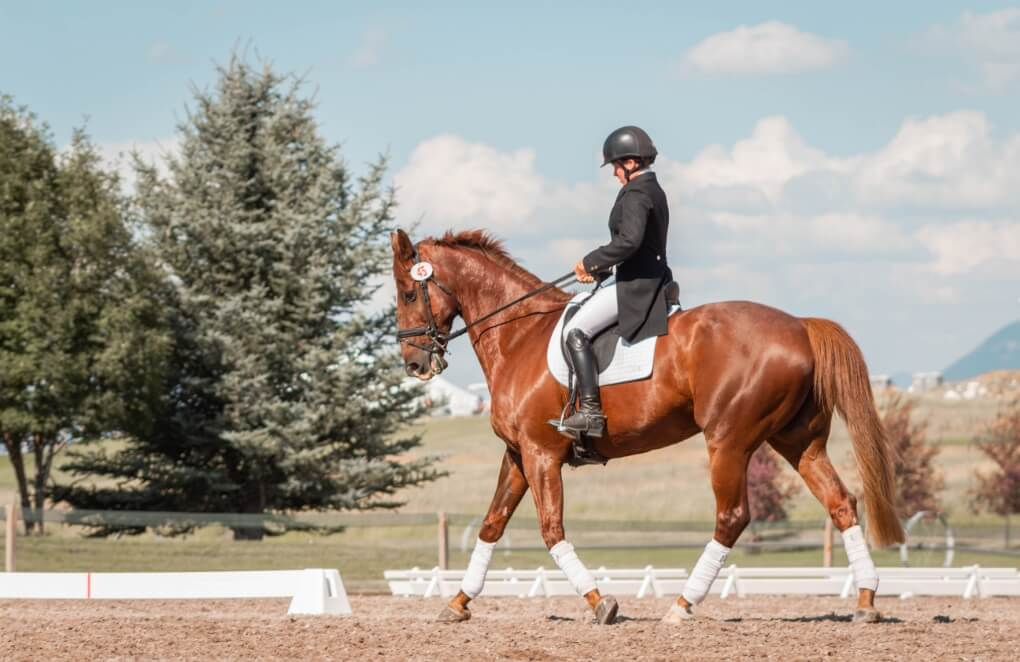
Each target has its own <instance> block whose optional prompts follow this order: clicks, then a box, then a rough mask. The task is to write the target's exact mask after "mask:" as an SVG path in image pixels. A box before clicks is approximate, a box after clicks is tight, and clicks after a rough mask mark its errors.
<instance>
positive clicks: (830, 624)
mask: <svg viewBox="0 0 1020 662" xmlns="http://www.w3.org/2000/svg"><path fill="white" fill-rule="evenodd" d="M670 602H671V600H670V599H665V598H664V599H654V600H649V599H646V600H637V599H634V598H624V599H621V601H620V604H621V610H620V613H621V616H622V617H623V618H622V619H621V620H620V622H619V623H617V624H616V625H613V626H604V627H599V626H596V625H594V624H593V623H592V622H591V620H590V617H589V614H588V612H587V610H586V608H585V607H584V605H583V603H582V601H581V600H580V599H570V598H553V599H532V600H522V599H517V598H490V599H484V598H483V599H480V600H479V601H477V604H476V605H474V618H473V619H472V620H471V621H469V622H467V623H459V624H447V625H439V624H436V623H434V622H433V620H432V619H433V617H434V616H435V615H436V614H437V613H438V612H439V610H440V607H441V606H442V604H443V603H442V601H440V600H433V599H430V600H423V599H421V598H393V597H389V596H353V597H352V598H351V603H352V606H353V609H354V613H355V615H354V616H353V617H351V618H336V617H322V616H318V617H299V618H294V617H288V616H287V615H286V609H287V601H286V600H230V601H226V600H221V601H170V600H160V601H156V600H153V601H134V602H121V601H101V600H97V601H92V602H84V601H61V600H48V601H46V600H0V614H2V618H3V620H2V625H0V628H2V629H0V659H3V660H54V659H74V660H127V659H146V660H147V659H167V660H179V659H189V660H192V659H195V660H198V659H201V660H211V659H216V660H241V659H244V660H255V659H302V660H317V659H323V660H364V659H375V660H380V659H421V660H428V659H447V660H448V659H472V660H574V659H628V660H675V659H740V658H749V657H752V656H753V657H759V658H762V657H763V658H768V659H783V660H791V659H818V658H833V659H867V660H886V659H907V658H910V659H953V660H1007V659H1009V660H1016V659H1017V658H1018V652H1017V651H1018V646H1020V600H1016V599H1006V598H988V599H983V600H969V601H968V600H962V599H958V598H915V599H910V600H903V601H901V600H896V599H886V600H884V601H882V602H881V604H880V605H879V606H880V607H881V608H882V609H883V610H884V612H885V615H886V617H887V619H888V620H887V621H886V622H884V623H880V624H877V625H859V624H854V623H851V622H850V617H849V614H850V607H851V604H850V602H848V601H843V600H839V599H837V598H802V597H796V598H777V597H768V598H744V599H730V600H726V601H722V600H719V599H710V600H708V601H706V603H705V604H704V605H702V606H701V607H700V608H699V612H698V613H699V616H698V618H697V619H696V620H694V621H692V622H690V623H688V624H685V625H683V626H681V627H674V626H667V625H664V624H662V623H660V622H659V618H660V617H661V616H662V614H663V613H665V611H666V609H667V608H668V607H669V604H670Z"/></svg>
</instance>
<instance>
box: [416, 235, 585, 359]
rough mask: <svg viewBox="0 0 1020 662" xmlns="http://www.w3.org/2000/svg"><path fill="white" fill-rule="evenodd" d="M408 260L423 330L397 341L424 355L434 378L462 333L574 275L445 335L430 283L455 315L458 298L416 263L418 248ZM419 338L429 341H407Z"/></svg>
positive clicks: (426, 266) (570, 278)
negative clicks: (451, 344)
mask: <svg viewBox="0 0 1020 662" xmlns="http://www.w3.org/2000/svg"><path fill="white" fill-rule="evenodd" d="M411 256H412V258H413V259H414V262H415V264H414V265H412V266H411V269H410V274H411V278H412V279H414V280H415V281H416V282H417V283H418V287H419V289H420V290H421V301H422V306H423V307H424V308H425V326H416V327H412V328H410V329H398V330H397V341H398V342H401V341H403V342H407V344H409V345H410V346H412V347H415V348H417V349H420V350H422V351H424V352H427V353H428V355H429V363H430V364H431V367H432V368H433V370H434V371H435V373H436V374H439V372H442V370H443V369H445V368H446V365H447V363H446V360H445V359H444V358H443V356H442V354H443V353H445V352H446V351H447V348H446V346H447V344H448V343H449V342H450V341H451V340H453V339H454V338H457V337H458V336H462V335H464V334H465V333H467V331H468V329H470V328H471V327H473V326H475V325H476V324H480V323H482V322H484V321H485V320H487V319H491V318H492V317H495V316H496V315H498V314H499V313H501V312H503V311H504V310H507V309H508V308H512V307H513V306H516V305H517V304H519V303H521V302H522V301H525V300H527V299H530V298H531V297H534V296H537V295H539V294H541V293H542V292H546V291H548V290H551V289H552V288H554V287H558V286H559V285H561V284H568V283H570V282H572V281H573V280H575V279H576V278H575V276H574V272H573V271H571V272H569V273H566V274H563V275H562V276H560V277H559V278H557V279H555V280H553V281H550V282H548V283H543V284H542V285H541V286H540V287H536V288H535V289H533V290H529V291H528V292H525V293H524V294H522V295H521V296H519V297H517V298H516V299H514V300H513V301H510V302H509V303H505V304H503V305H502V306H500V307H499V308H496V309H495V310H493V311H490V312H488V313H486V314H485V315H482V316H481V317H479V318H478V319H476V320H474V321H473V322H469V323H467V324H465V325H464V326H463V327H461V328H460V329H457V330H456V331H451V332H449V333H445V332H443V331H442V330H440V328H439V325H438V324H436V317H435V314H434V313H433V312H432V299H431V297H430V296H429V286H428V284H429V281H432V282H433V283H435V284H436V287H438V288H439V289H440V290H442V291H443V292H444V293H446V295H447V296H449V297H450V298H451V299H453V301H454V303H455V304H456V306H457V310H458V312H459V311H460V302H459V301H457V297H456V296H455V295H454V294H453V291H451V290H450V288H448V287H447V286H446V285H443V283H441V282H440V281H439V279H437V278H436V277H435V275H434V273H433V270H432V265H431V264H429V263H428V262H420V261H419V259H418V247H417V246H415V247H414V248H413V253H412V254H411ZM421 336H424V337H426V338H428V341H429V344H428V345H423V344H419V343H416V342H411V341H410V340H409V338H418V337H421ZM437 367H438V368H439V369H438V370H436V368H437Z"/></svg>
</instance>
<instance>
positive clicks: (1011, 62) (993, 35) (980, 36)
mask: <svg viewBox="0 0 1020 662" xmlns="http://www.w3.org/2000/svg"><path fill="white" fill-rule="evenodd" d="M925 41H927V42H928V43H929V44H931V45H933V46H934V47H935V48H936V49H939V50H943V51H948V52H951V53H955V54H958V55H959V56H961V57H963V58H965V59H966V60H967V61H969V62H970V63H971V64H972V66H974V68H975V69H976V71H977V74H978V76H979V78H980V80H981V84H982V86H983V87H984V88H985V89H987V90H991V91H1003V90H1005V89H1006V88H1008V87H1010V86H1011V85H1013V84H1014V83H1017V82H1020V7H1011V8H1007V9H1000V10H998V11H993V12H989V13H987V14H975V13H972V12H965V13H964V14H963V15H962V16H961V17H960V18H959V19H957V20H956V21H955V22H954V23H952V24H950V25H937V26H934V27H933V28H931V29H930V30H929V31H928V33H927V35H926V39H925Z"/></svg>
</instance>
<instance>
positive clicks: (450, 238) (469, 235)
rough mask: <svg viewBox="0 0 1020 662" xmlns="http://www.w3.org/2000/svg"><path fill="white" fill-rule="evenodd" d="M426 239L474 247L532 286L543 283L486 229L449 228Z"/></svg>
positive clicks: (449, 246)
mask: <svg viewBox="0 0 1020 662" xmlns="http://www.w3.org/2000/svg"><path fill="white" fill-rule="evenodd" d="M425 241H427V242H429V243H432V244H435V245H437V246H446V247H447V248H473V249H475V250H479V251H481V252H482V253H484V254H485V256H486V257H488V258H489V259H490V260H492V261H493V262H495V263H496V264H499V265H501V266H503V267H506V268H507V269H509V270H510V271H511V272H513V273H514V274H516V275H518V276H520V277H522V278H524V279H525V280H526V281H527V282H528V283H529V284H531V285H532V286H537V285H540V284H541V283H542V279H541V278H539V277H538V276H536V275H535V274H533V273H531V272H530V271H528V270H527V269H525V268H524V267H522V266H521V265H520V264H519V263H518V262H517V260H515V259H514V258H513V256H512V255H510V253H509V252H508V251H507V249H506V247H505V246H504V245H503V242H502V241H500V240H499V239H496V238H495V237H493V236H492V235H491V234H489V233H488V232H486V231H485V230H462V231H461V232H454V231H453V230H447V231H446V232H445V233H444V234H443V236H442V237H428V238H426V239H425Z"/></svg>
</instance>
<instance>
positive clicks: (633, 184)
mask: <svg viewBox="0 0 1020 662" xmlns="http://www.w3.org/2000/svg"><path fill="white" fill-rule="evenodd" d="M668 229H669V207H668V205H667V203H666V192H665V191H663V190H662V187H661V186H659V181H658V180H657V179H656V178H655V173H654V172H646V173H644V174H642V175H639V176H637V177H634V178H633V179H631V180H630V181H629V182H628V183H627V184H626V185H625V186H624V187H623V188H621V189H620V194H619V195H617V196H616V204H614V205H613V210H612V211H611V212H610V213H609V231H610V233H611V234H612V241H610V242H609V243H608V244H606V245H605V246H600V247H598V248H596V249H595V250H593V251H592V252H591V253H588V255H586V256H585V257H584V268H585V270H587V271H588V273H590V274H597V275H601V276H604V275H607V274H608V272H609V270H611V269H612V268H613V267H616V302H617V307H618V310H619V314H620V335H621V336H622V337H623V338H624V339H625V340H627V341H628V342H632V343H633V342H637V341H639V340H643V339H645V338H650V337H652V336H662V335H665V334H666V316H667V314H668V307H667V305H666V297H665V294H664V291H663V290H664V288H665V286H666V284H667V283H669V282H670V281H672V280H673V273H672V272H671V271H670V269H669V267H668V266H667V265H666V231H667V230H668Z"/></svg>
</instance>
